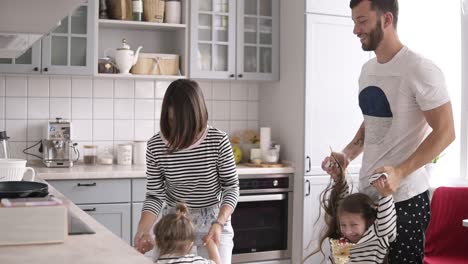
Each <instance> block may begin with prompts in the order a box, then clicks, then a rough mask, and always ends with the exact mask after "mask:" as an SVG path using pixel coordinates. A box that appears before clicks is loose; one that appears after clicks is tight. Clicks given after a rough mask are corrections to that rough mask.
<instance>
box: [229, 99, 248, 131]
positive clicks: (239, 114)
mask: <svg viewBox="0 0 468 264" xmlns="http://www.w3.org/2000/svg"><path fill="white" fill-rule="evenodd" d="M231 120H247V102H245V101H231ZM231 131H232V127H231Z"/></svg>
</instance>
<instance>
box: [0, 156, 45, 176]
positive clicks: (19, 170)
mask: <svg viewBox="0 0 468 264" xmlns="http://www.w3.org/2000/svg"><path fill="white" fill-rule="evenodd" d="M26 162H27V161H26V160H24V159H0V181H21V180H23V177H24V173H25V172H26V171H28V170H30V171H31V179H30V181H34V177H35V176H36V172H35V171H34V169H33V168H31V167H26Z"/></svg>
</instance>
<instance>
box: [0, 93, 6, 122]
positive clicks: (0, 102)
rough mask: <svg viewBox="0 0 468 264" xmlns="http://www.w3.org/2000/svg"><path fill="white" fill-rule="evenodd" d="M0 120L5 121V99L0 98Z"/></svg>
mask: <svg viewBox="0 0 468 264" xmlns="http://www.w3.org/2000/svg"><path fill="white" fill-rule="evenodd" d="M0 119H5V97H0Z"/></svg>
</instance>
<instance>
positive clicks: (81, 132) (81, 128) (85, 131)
mask: <svg viewBox="0 0 468 264" xmlns="http://www.w3.org/2000/svg"><path fill="white" fill-rule="evenodd" d="M72 124H73V130H72V140H73V141H92V140H93V121H92V120H75V119H74V120H72Z"/></svg>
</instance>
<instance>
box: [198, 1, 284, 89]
mask: <svg viewBox="0 0 468 264" xmlns="http://www.w3.org/2000/svg"><path fill="white" fill-rule="evenodd" d="M190 4H191V7H190V10H191V12H190V14H191V16H190V24H191V25H190V29H191V30H190V42H191V45H190V46H191V50H190V77H192V78H207V79H238V80H279V7H280V2H279V1H278V0H239V1H228V0H192V1H191V3H190Z"/></svg>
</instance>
